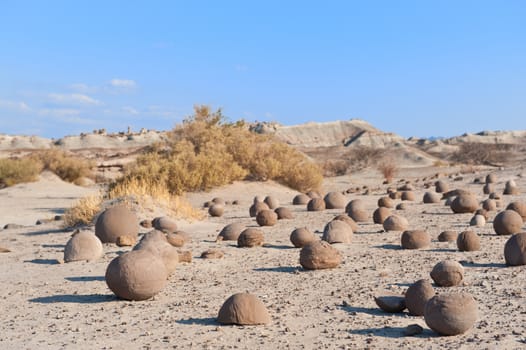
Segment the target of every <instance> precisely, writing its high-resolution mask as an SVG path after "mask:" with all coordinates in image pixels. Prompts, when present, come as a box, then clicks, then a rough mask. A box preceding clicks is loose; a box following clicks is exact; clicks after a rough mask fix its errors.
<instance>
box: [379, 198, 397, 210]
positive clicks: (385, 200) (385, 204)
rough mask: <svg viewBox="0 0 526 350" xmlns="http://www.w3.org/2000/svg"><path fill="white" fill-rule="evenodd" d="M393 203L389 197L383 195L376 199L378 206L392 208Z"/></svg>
mask: <svg viewBox="0 0 526 350" xmlns="http://www.w3.org/2000/svg"><path fill="white" fill-rule="evenodd" d="M394 206H395V204H394V201H393V200H392V199H391V197H388V196H384V197H380V198H379V199H378V207H386V208H394Z"/></svg>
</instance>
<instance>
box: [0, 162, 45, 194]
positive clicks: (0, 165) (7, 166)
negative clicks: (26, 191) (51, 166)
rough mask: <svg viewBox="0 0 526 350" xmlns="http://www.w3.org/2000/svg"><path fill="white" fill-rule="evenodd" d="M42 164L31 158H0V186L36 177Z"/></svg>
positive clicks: (33, 179) (11, 184) (31, 179)
mask: <svg viewBox="0 0 526 350" xmlns="http://www.w3.org/2000/svg"><path fill="white" fill-rule="evenodd" d="M41 171H42V164H41V163H40V162H35V161H34V160H32V159H28V158H22V159H10V158H2V159H0V188H3V187H9V186H13V185H16V184H18V183H22V182H32V181H36V180H37V179H38V175H39V174H40V172H41Z"/></svg>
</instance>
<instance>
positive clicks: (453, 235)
mask: <svg viewBox="0 0 526 350" xmlns="http://www.w3.org/2000/svg"><path fill="white" fill-rule="evenodd" d="M457 237H458V233H457V232H455V231H451V230H446V231H442V232H440V234H439V235H438V241H439V242H455V241H456V240H457Z"/></svg>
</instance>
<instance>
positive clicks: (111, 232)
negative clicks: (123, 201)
mask: <svg viewBox="0 0 526 350" xmlns="http://www.w3.org/2000/svg"><path fill="white" fill-rule="evenodd" d="M138 223H139V220H138V219H137V216H136V215H135V213H133V212H132V211H131V210H130V209H128V208H127V207H126V206H124V205H117V206H114V207H111V208H108V209H106V210H105V211H104V212H103V213H102V214H100V215H99V217H98V219H97V222H96V224H95V235H96V236H97V237H99V239H100V241H101V242H102V243H115V242H116V241H117V238H119V237H121V236H129V237H131V238H132V239H135V240H136V239H137V235H138V233H139V224H138Z"/></svg>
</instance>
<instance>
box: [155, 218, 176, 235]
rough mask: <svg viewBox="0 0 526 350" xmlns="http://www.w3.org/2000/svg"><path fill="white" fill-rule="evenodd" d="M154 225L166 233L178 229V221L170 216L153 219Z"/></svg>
mask: <svg viewBox="0 0 526 350" xmlns="http://www.w3.org/2000/svg"><path fill="white" fill-rule="evenodd" d="M152 226H153V228H155V229H156V230H159V231H162V232H166V233H169V232H175V231H177V222H176V221H175V220H174V219H172V218H170V217H168V216H159V217H156V218H155V219H153V220H152Z"/></svg>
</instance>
